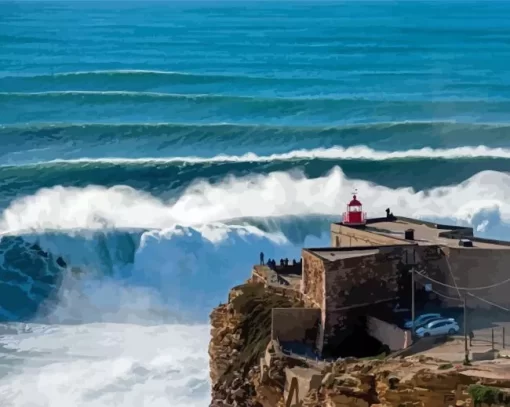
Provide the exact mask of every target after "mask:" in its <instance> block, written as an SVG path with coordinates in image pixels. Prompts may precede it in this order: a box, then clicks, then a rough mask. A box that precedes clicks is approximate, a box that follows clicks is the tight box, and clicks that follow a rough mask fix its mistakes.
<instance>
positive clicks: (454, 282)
mask: <svg viewBox="0 0 510 407" xmlns="http://www.w3.org/2000/svg"><path fill="white" fill-rule="evenodd" d="M444 258H445V260H446V264H447V265H448V271H449V272H450V276H451V277H452V281H453V284H455V288H456V289H457V293H458V294H459V299H461V298H462V296H461V295H460V290H459V286H458V285H457V282H456V281H455V276H454V275H453V271H452V266H451V265H450V262H449V261H448V257H447V256H444Z"/></svg>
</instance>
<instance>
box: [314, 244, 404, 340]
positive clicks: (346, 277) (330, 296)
mask: <svg viewBox="0 0 510 407" xmlns="http://www.w3.org/2000/svg"><path fill="white" fill-rule="evenodd" d="M412 248H413V247H408V246H398V247H384V248H379V252H378V253H376V254H370V255H366V256H359V257H352V258H345V259H342V260H339V261H335V262H327V264H326V265H325V268H326V274H325V284H326V301H325V302H326V317H325V328H324V329H325V334H324V346H328V345H329V346H335V345H334V344H335V343H341V341H342V340H343V335H342V331H343V330H344V327H345V325H346V324H347V321H346V318H347V313H346V310H347V309H349V308H350V307H353V306H360V305H363V304H367V305H370V304H374V303H377V302H381V301H387V300H391V299H395V298H397V297H399V295H400V290H401V287H402V284H401V280H402V279H403V278H405V279H409V275H408V273H407V270H408V269H409V267H410V266H409V263H411V262H412V261H413V260H412V259H413V257H412Z"/></svg>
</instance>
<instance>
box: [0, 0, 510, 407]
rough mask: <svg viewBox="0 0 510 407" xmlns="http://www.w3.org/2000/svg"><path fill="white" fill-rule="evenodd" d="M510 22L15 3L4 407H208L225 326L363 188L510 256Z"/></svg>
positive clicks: (0, 84)
mask: <svg viewBox="0 0 510 407" xmlns="http://www.w3.org/2000/svg"><path fill="white" fill-rule="evenodd" d="M509 16H510V3H509V2H505V1H501V2H498V1H487V2H472V1H464V2H460V1H431V2H427V1H419V2H418V1H374V2H365V1H337V2H323V1H315V2H311V1H297V0H296V1H263V2H252V1H248V0H247V1H241V0H239V1H229V2H223V1H218V2H216V1H207V2H199V1H190V2H174V1H144V2H142V1H129V0H128V1H108V0H106V1H101V2H100V1H90V2H82V1H62V2H48V1H45V0H40V1H1V2H0V112H1V114H0V140H1V144H0V211H1V215H0V233H1V240H0V258H1V260H0V318H1V321H0V405H1V406H2V407H10V406H12V407H28V406H37V407H39V406H41V407H42V406H51V407H60V406H61V407H74V406H77V407H78V406H87V407H89V406H90V407H103V406H126V407H129V406H137V407H138V406H144V407H159V406H172V407H180V406H187V407H189V406H197V407H202V406H207V405H208V403H209V400H210V381H209V369H208V354H207V346H208V341H209V325H208V315H209V313H210V311H211V310H212V308H213V307H215V306H217V305H218V304H219V303H220V302H222V301H225V300H226V296H227V293H228V289H229V288H230V287H232V286H233V285H236V284H240V283H242V282H243V281H245V280H246V279H247V278H248V276H249V272H250V268H251V266H252V264H254V263H256V262H258V258H259V253H260V251H263V252H264V253H265V256H266V258H269V257H271V258H276V259H280V258H284V257H288V258H290V259H292V258H299V256H300V250H301V248H302V247H303V246H305V247H314V246H315V247H317V246H325V245H327V244H328V241H329V239H328V229H329V223H330V222H332V221H336V220H338V219H339V218H340V216H341V214H342V212H343V211H344V210H345V205H346V203H347V202H348V200H349V199H350V197H351V193H352V192H353V191H354V190H357V191H358V197H359V199H360V200H361V202H362V203H363V204H364V208H365V211H367V212H368V215H369V216H373V217H377V216H384V215H385V212H384V210H385V209H386V208H388V207H389V208H391V210H392V212H393V213H394V214H395V215H404V216H413V217H419V218H423V219H428V220H436V221H444V222H451V223H454V224H459V225H471V226H472V227H473V228H474V229H475V231H476V234H477V235H479V236H485V237H492V238H503V239H505V238H507V239H508V238H510V233H509V232H510V229H509V228H510V205H509V198H510V175H509V171H510V121H509V116H508V115H509V111H510V72H509V71H508V61H509V57H510V26H509V25H508V18H509Z"/></svg>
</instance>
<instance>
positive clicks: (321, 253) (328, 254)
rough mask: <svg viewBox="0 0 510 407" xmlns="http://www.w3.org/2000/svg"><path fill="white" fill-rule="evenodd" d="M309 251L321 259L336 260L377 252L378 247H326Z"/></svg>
mask: <svg viewBox="0 0 510 407" xmlns="http://www.w3.org/2000/svg"><path fill="white" fill-rule="evenodd" d="M307 250H308V251H309V252H310V253H313V254H314V255H315V256H317V257H320V258H321V259H323V260H327V261H337V260H343V259H350V258H353V257H363V256H371V255H374V254H377V253H379V249H370V250H355V249H353V250H342V251H340V250H338V249H337V250H335V249H334V248H332V249H330V250H328V249H307Z"/></svg>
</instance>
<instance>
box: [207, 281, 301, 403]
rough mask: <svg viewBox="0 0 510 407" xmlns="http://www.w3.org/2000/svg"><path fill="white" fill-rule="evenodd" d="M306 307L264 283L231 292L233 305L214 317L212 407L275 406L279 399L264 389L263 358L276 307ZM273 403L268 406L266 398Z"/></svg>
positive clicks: (222, 306) (211, 347)
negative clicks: (265, 285)
mask: <svg viewBox="0 0 510 407" xmlns="http://www.w3.org/2000/svg"><path fill="white" fill-rule="evenodd" d="M293 306H302V304H301V303H299V301H298V300H296V299H293V298H286V297H283V296H281V295H278V294H275V293H274V292H272V291H271V290H270V289H265V288H264V285H263V284H260V283H248V284H245V285H242V286H239V287H237V288H234V289H232V290H231V292H230V295H229V302H228V303H227V304H222V305H220V306H219V307H218V308H216V309H215V310H214V311H213V312H212V313H211V316H210V319H211V326H212V329H211V342H210V344H209V356H210V375H211V381H212V385H213V390H212V402H211V406H230V405H233V406H236V405H238V406H246V407H249V406H264V405H266V406H271V405H275V404H273V403H274V402H275V401H277V399H278V398H280V396H279V395H278V391H277V392H276V393H277V396H276V398H275V397H273V396H272V395H271V394H268V391H269V393H272V389H271V385H270V384H269V386H267V387H268V388H267V389H262V388H261V386H260V376H261V368H260V358H261V357H262V356H263V355H264V352H265V351H266V348H267V345H268V343H269V339H270V334H271V312H272V309H273V308H287V307H293ZM268 397H269V399H270V404H267V403H266V400H265V399H266V398H268Z"/></svg>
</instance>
